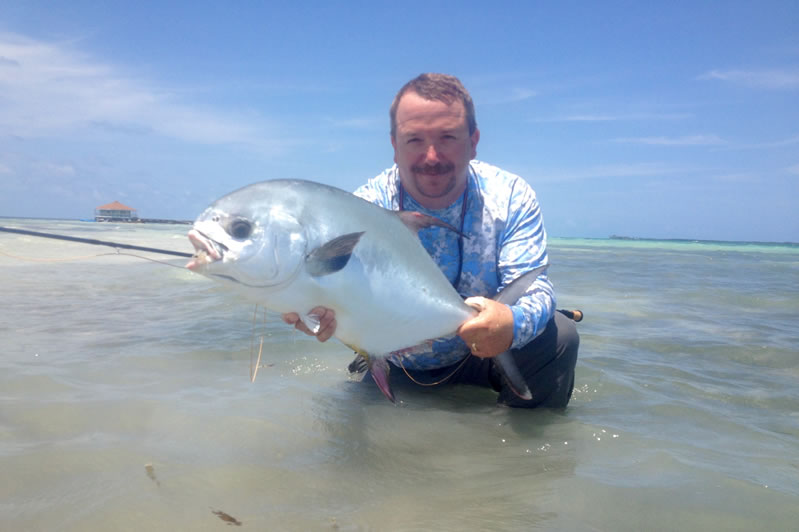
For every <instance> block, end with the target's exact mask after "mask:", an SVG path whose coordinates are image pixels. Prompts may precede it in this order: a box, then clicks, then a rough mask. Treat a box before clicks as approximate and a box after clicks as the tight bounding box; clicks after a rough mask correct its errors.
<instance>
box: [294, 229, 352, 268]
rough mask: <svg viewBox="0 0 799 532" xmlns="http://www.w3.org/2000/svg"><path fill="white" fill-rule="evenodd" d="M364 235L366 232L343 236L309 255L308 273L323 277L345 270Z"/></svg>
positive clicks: (307, 262) (306, 259)
mask: <svg viewBox="0 0 799 532" xmlns="http://www.w3.org/2000/svg"><path fill="white" fill-rule="evenodd" d="M363 233H364V231H361V232H359V233H348V234H346V235H341V236H339V237H336V238H334V239H333V240H331V241H329V242H326V243H325V244H322V245H321V246H319V247H318V248H316V249H314V250H313V251H311V252H310V253H308V255H307V256H306V257H305V267H306V268H307V269H308V273H309V274H311V275H312V276H313V277H321V276H322V275H329V274H331V273H335V272H337V271H339V270H341V269H342V268H344V266H346V265H347V263H348V262H349V260H350V257H351V256H352V250H353V249H355V246H356V245H357V244H358V242H359V241H360V239H361V237H362V236H363Z"/></svg>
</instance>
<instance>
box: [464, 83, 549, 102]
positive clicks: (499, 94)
mask: <svg viewBox="0 0 799 532" xmlns="http://www.w3.org/2000/svg"><path fill="white" fill-rule="evenodd" d="M537 95H538V93H537V92H536V91H534V90H533V89H528V88H525V87H511V88H509V89H505V88H503V89H495V90H492V91H484V93H483V94H482V95H480V96H479V98H477V97H476V98H477V99H475V101H478V99H479V104H480V105H501V104H508V103H516V102H522V101H524V100H529V99H530V98H533V97H535V96H537Z"/></svg>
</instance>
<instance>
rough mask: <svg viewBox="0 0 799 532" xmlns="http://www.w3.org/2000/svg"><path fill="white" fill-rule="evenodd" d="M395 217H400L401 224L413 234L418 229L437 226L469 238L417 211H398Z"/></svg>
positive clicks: (440, 221)
mask: <svg viewBox="0 0 799 532" xmlns="http://www.w3.org/2000/svg"><path fill="white" fill-rule="evenodd" d="M397 215H398V216H399V217H400V220H402V223H404V224H405V226H406V227H407V228H408V229H410V230H411V231H413V232H414V233H418V232H419V230H420V229H425V228H427V227H434V226H437V227H443V228H444V229H449V230H450V231H453V232H455V233H457V234H459V235H460V236H462V237H464V238H469V237H468V236H466V235H464V234H463V233H461V232H460V231H458V230H457V229H456V228H455V227H453V226H451V225H450V224H448V223H447V222H445V221H443V220H439V219H438V218H436V217H435V216H429V215H427V214H424V213H422V212H417V211H399V212H398V213H397Z"/></svg>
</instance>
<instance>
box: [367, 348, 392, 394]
mask: <svg viewBox="0 0 799 532" xmlns="http://www.w3.org/2000/svg"><path fill="white" fill-rule="evenodd" d="M366 363H367V364H368V365H369V373H371V374H372V378H373V379H374V381H375V383H376V384H377V387H378V388H380V391H381V392H383V395H385V396H386V397H387V398H388V400H389V401H391V402H392V403H395V402H396V401H395V400H394V392H392V391H391V381H389V379H388V374H389V372H390V371H391V366H389V365H388V360H386V359H385V357H368V358H367V359H366Z"/></svg>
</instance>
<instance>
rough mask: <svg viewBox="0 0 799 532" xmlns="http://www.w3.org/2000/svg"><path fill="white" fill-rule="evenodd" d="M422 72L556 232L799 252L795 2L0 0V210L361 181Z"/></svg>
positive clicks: (177, 211) (162, 204)
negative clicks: (467, 116) (453, 84)
mask: <svg viewBox="0 0 799 532" xmlns="http://www.w3.org/2000/svg"><path fill="white" fill-rule="evenodd" d="M53 4H55V5H53ZM295 4H296V5H295ZM426 71H436V72H446V73H451V74H454V75H456V76H458V77H459V78H460V79H461V80H462V81H463V82H464V84H465V85H466V87H467V88H468V89H469V90H470V92H471V93H472V96H473V98H474V100H475V104H476V107H477V121H478V126H479V127H480V130H481V140H480V144H479V146H478V158H479V159H481V160H484V161H488V162H490V163H493V164H496V165H498V166H501V167H503V168H505V169H506V170H509V171H512V172H514V173H517V174H519V175H521V176H523V177H524V178H525V179H526V180H527V181H529V182H530V183H531V185H532V186H533V188H534V189H535V190H536V192H537V194H538V197H539V200H540V202H541V205H542V209H543V213H544V219H545V223H546V226H547V229H548V232H549V234H550V235H551V236H555V237H606V236H609V235H611V234H620V235H631V236H640V237H655V238H690V239H720V240H759V241H793V242H799V2H796V0H791V1H782V2H779V1H760V2H733V1H724V2H722V1H719V2H588V1H586V2H534V1H524V2H502V1H498V2H492V3H489V2H470V1H460V2H444V1H435V0H428V1H425V2H413V1H411V2H378V1H369V2H355V1H353V2H315V1H306V2H297V3H289V2H242V1H237V2H221V1H220V2H202V1H192V2H177V1H176V2H147V1H140V2H135V3H134V2H82V1H70V2H56V3H53V2H43V1H30V0H26V1H17V2H11V5H9V3H8V2H4V3H3V5H2V6H0V216H30V217H40V216H41V217H65V218H86V217H91V216H92V215H93V211H94V208H95V207H96V206H98V205H100V204H104V203H108V202H111V201H113V200H119V201H121V202H123V203H125V204H128V205H130V206H133V207H135V208H137V209H138V212H139V215H140V216H143V217H163V218H181V219H192V218H194V217H195V216H196V215H198V214H199V213H200V211H201V210H202V209H203V208H204V207H205V206H206V205H207V204H208V203H210V202H211V201H213V200H214V199H216V198H217V197H219V196H221V195H223V194H225V193H227V192H229V191H231V190H233V189H235V188H238V187H240V186H242V185H245V184H248V183H252V182H255V181H261V180H265V179H274V178H287V177H292V178H304V179H312V180H316V181H321V182H325V183H329V184H333V185H336V186H339V187H341V188H345V189H348V190H353V189H354V188H356V187H357V186H358V185H359V184H361V183H362V182H364V181H365V180H366V179H368V178H370V177H372V176H374V175H376V174H378V173H379V172H380V171H382V170H383V169H384V168H386V167H388V166H390V165H391V164H392V155H393V153H392V150H391V146H390V143H389V136H388V107H389V104H390V103H391V100H392V98H393V96H394V94H395V93H396V91H397V90H398V89H399V87H400V86H401V85H402V84H403V83H405V82H406V81H407V80H408V79H410V78H412V77H414V76H415V75H417V74H419V73H421V72H426Z"/></svg>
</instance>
